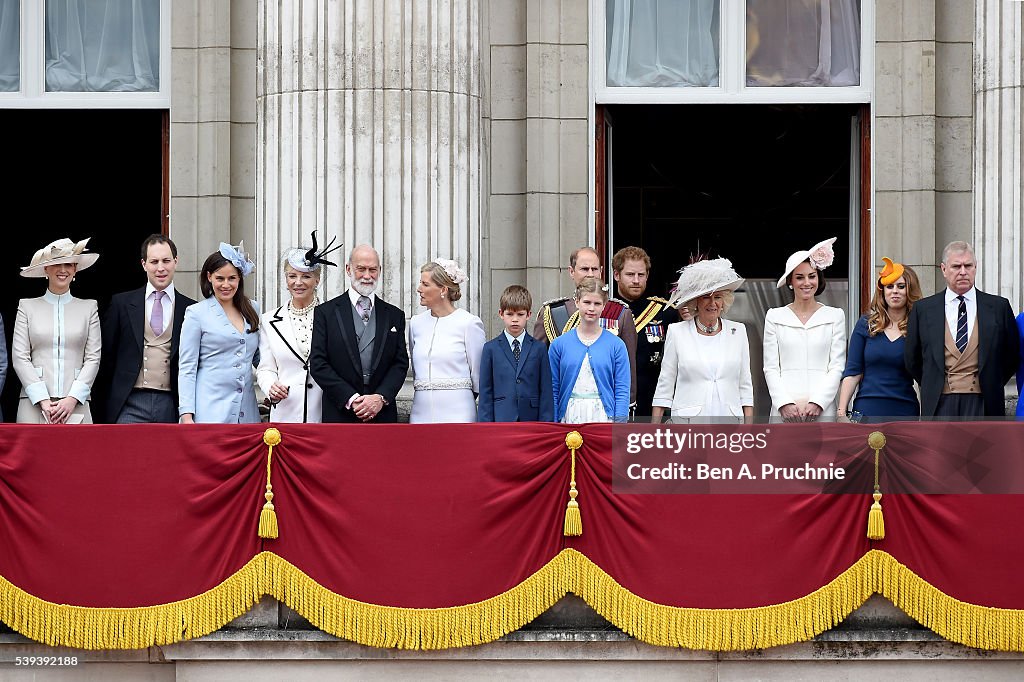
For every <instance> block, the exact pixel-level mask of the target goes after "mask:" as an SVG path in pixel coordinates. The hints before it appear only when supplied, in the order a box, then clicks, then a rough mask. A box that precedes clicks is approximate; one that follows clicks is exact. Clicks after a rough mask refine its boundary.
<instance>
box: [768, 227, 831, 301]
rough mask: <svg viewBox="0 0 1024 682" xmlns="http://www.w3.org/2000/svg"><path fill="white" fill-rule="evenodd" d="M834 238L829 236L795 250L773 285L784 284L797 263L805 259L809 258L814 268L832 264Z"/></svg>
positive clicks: (778, 286) (822, 268) (781, 285)
mask: <svg viewBox="0 0 1024 682" xmlns="http://www.w3.org/2000/svg"><path fill="white" fill-rule="evenodd" d="M835 240H836V238H835V237H831V238H829V239H826V240H825V241H823V242H818V243H817V244H815V245H814V246H812V247H811V248H809V249H808V250H806V251H797V252H796V253H794V254H793V255H791V256H790V257H789V258H787V259H786V271H785V272H784V273H782V277H779V281H778V283H776V285H775V286H776V287H777V288H779V289H781V288H782V287H784V286H786V278H787V277H789V275H790V273H791V272H793V271H794V270H796V268H797V266H798V265H800V264H801V263H803V262H804V261H806V260H810V261H811V265H813V266H814V268H815V269H816V270H824V269H825V268H827V267H828V266H830V265H832V260H833V259H834V258H835V254H834V253H833V252H832V244H833V243H834V242H835Z"/></svg>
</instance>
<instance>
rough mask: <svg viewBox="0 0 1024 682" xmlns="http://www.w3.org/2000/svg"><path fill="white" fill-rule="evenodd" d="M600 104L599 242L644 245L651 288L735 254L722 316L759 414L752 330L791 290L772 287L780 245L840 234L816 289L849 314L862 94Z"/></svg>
mask: <svg viewBox="0 0 1024 682" xmlns="http://www.w3.org/2000/svg"><path fill="white" fill-rule="evenodd" d="M602 113H603V119H602V120H603V121H605V122H606V125H605V127H604V129H603V131H602V132H604V133H605V135H606V142H605V144H606V146H605V147H604V148H603V151H604V152H605V153H606V155H607V157H606V159H605V161H604V165H603V167H604V168H605V169H606V174H607V176H606V177H605V178H604V181H605V182H606V187H607V190H606V191H607V194H606V199H607V202H608V205H607V206H606V211H605V215H606V216H607V218H608V220H607V228H606V229H607V239H608V246H609V247H610V248H609V251H608V253H609V254H611V253H614V252H615V251H616V250H618V249H620V248H622V247H623V246H627V245H636V246H640V247H642V248H644V249H645V250H646V251H647V252H648V253H649V254H650V256H651V260H652V267H651V274H650V278H649V280H648V282H649V284H648V294H655V295H660V296H667V294H668V293H669V291H670V287H671V286H672V284H674V283H675V280H676V277H677V271H678V270H679V268H681V267H683V266H684V265H686V264H688V263H689V262H690V261H691V259H693V258H694V257H697V256H698V255H700V256H709V257H712V258H714V257H719V256H721V257H725V258H728V259H730V260H731V261H732V262H733V265H734V266H735V268H736V271H737V272H738V273H739V274H740V275H741V276H743V277H745V278H746V284H745V285H744V287H743V288H742V289H741V290H740V291H739V292H737V296H736V302H735V303H734V305H733V308H732V309H730V311H729V312H728V313H727V317H729V318H731V319H733V320H736V321H739V322H743V323H744V324H745V325H746V326H747V331H748V337H749V338H750V342H751V349H750V350H751V365H752V370H753V377H754V387H755V413H757V414H764V413H766V412H767V410H768V406H769V405H770V401H769V400H768V399H767V388H766V386H765V385H764V377H763V375H762V374H761V372H759V371H758V369H759V368H760V366H761V357H762V353H761V339H762V334H761V331H762V329H763V326H764V315H765V312H766V311H767V309H768V308H771V307H774V306H778V305H785V304H786V303H788V302H789V301H790V300H792V299H791V298H789V297H788V296H786V294H785V293H784V292H783V291H781V290H779V289H777V288H776V286H775V282H776V280H777V279H778V277H779V276H780V275H781V274H782V270H783V268H784V266H785V262H786V258H787V257H788V256H789V254H791V253H793V252H794V251H797V250H799V249H807V248H810V247H811V246H812V245H813V244H815V243H817V242H819V241H821V240H823V239H827V238H829V237H837V238H838V239H837V241H836V243H835V253H836V258H835V263H834V264H833V265H832V266H831V267H829V268H828V270H827V271H826V276H827V279H828V283H829V287H828V290H827V291H826V292H825V293H824V294H823V296H822V297H820V298H819V300H821V301H823V302H824V303H827V304H828V305H834V306H838V307H842V308H844V309H845V310H847V317H848V318H849V317H851V311H850V307H851V306H850V295H849V275H850V260H851V259H850V255H851V251H852V252H853V254H854V256H855V257H856V256H857V249H858V247H859V239H858V238H851V235H853V234H855V233H856V230H852V229H851V220H853V221H855V224H854V227H857V225H856V222H859V218H858V217H859V215H860V206H859V202H860V199H859V196H860V192H861V187H860V185H861V184H862V180H861V174H860V171H861V168H860V159H861V155H860V149H861V144H862V140H861V137H860V136H861V128H860V124H859V119H858V118H857V117H858V115H860V114H861V113H862V112H861V105H837V104H828V105H816V104H808V105H793V104H787V105H736V104H731V105H657V104H656V105H608V106H606V107H605V108H604V111H603V112H602ZM599 151H600V150H599ZM600 168H601V164H600V163H599V175H600ZM600 180H601V178H600V177H599V184H598V187H600V186H601V185H600ZM851 190H852V191H851ZM599 210H600V209H599ZM856 268H857V266H856V265H855V266H854V269H855V270H856ZM852 321H856V316H853V320H852Z"/></svg>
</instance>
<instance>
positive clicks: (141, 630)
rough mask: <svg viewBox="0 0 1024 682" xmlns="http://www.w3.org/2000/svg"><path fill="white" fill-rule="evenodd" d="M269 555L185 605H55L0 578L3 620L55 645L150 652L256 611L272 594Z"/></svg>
mask: <svg viewBox="0 0 1024 682" xmlns="http://www.w3.org/2000/svg"><path fill="white" fill-rule="evenodd" d="M268 556H270V555H269V554H268V553H265V552H264V553H261V554H257V555H256V556H254V557H253V558H252V559H251V560H249V562H248V563H247V564H246V565H245V566H243V567H242V568H240V569H239V570H238V571H237V572H236V573H234V574H233V575H231V576H230V577H229V578H228V579H227V580H225V581H224V582H222V583H221V584H220V585H217V586H216V587H214V588H213V589H210V590H207V591H206V592H203V593H202V594H198V595H196V596H194V597H189V598H188V599H182V600H181V601H175V602H170V603H168V604H160V605H157V606H140V607H134V608H95V607H88V606H69V605H67V604H55V603H53V602H48V601H44V600H42V599H39V598H38V597H33V596H32V595H31V594H29V593H28V592H25V591H24V590H22V589H20V588H18V587H16V586H14V585H13V584H12V583H11V582H9V581H8V580H6V579H4V578H2V577H0V620H2V621H3V622H4V623H6V624H7V625H8V626H10V627H11V628H13V629H14V630H16V631H17V632H20V633H21V634H23V635H25V636H26V637H28V638H29V639H34V640H35V641H37V642H42V643H43V644H49V645H50V646H62V647H72V648H75V649H145V648H146V647H149V646H154V645H161V644H173V643H175V642H180V641H182V640H186V639H193V638H195V637H201V636H203V635H208V634H210V633H211V632H214V631H216V630H218V629H219V628H221V627H223V626H224V625H225V624H226V623H229V622H230V621H232V620H234V619H235V618H237V617H238V616H241V615H242V614H243V613H245V612H246V611H248V610H249V609H251V608H252V606H253V605H254V604H256V603H257V602H258V601H259V600H260V598H261V597H262V596H263V595H264V594H266V593H267V584H266V575H267V568H266V564H267V557H268Z"/></svg>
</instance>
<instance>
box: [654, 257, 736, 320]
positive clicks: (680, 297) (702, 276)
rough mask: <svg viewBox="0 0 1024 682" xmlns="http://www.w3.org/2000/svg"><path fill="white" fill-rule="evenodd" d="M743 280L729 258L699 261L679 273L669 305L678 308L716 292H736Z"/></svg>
mask: <svg viewBox="0 0 1024 682" xmlns="http://www.w3.org/2000/svg"><path fill="white" fill-rule="evenodd" d="M741 284H743V278H742V277H740V276H739V275H737V274H736V271H735V270H733V268H732V261H730V260H729V259H728V258H711V259H705V260H698V261H696V262H694V263H691V264H690V265H687V266H686V267H685V268H683V269H682V270H680V271H679V280H678V281H677V282H676V285H675V287H673V290H672V295H671V296H670V297H669V299H668V304H669V305H670V306H672V307H673V308H678V307H679V306H680V305H682V304H683V303H686V302H687V301H692V300H693V299H695V298H700V297H701V296H706V295H708V294H711V293H714V292H716V291H735V290H736V289H738V288H739V287H740V285H741Z"/></svg>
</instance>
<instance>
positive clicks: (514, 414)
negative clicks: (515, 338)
mask: <svg viewBox="0 0 1024 682" xmlns="http://www.w3.org/2000/svg"><path fill="white" fill-rule="evenodd" d="M477 419H478V421H482V422H535V421H542V422H549V421H554V419H555V406H554V399H553V398H552V394H551V365H550V364H549V363H548V349H547V346H546V345H545V344H543V343H541V342H540V341H538V340H536V339H535V338H533V337H532V336H530V335H529V334H526V335H525V338H524V339H523V347H522V350H521V351H520V352H519V363H518V364H517V363H516V359H515V356H514V355H512V348H510V347H509V345H508V339H507V338H505V332H502V333H501V334H499V335H498V336H496V337H495V338H493V339H491V340H490V341H488V342H487V343H485V344H484V351H483V356H482V357H481V359H480V401H479V404H478V407H477Z"/></svg>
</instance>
